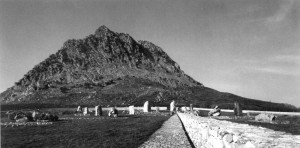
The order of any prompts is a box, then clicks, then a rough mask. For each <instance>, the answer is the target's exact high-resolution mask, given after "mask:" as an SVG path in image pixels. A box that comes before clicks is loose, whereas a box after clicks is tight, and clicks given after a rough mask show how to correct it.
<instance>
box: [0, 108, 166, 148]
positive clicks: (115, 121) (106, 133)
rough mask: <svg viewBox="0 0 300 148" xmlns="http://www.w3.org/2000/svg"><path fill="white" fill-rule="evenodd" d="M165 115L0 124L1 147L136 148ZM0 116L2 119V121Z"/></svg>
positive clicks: (65, 117) (159, 125)
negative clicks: (31, 124) (44, 123)
mask: <svg viewBox="0 0 300 148" xmlns="http://www.w3.org/2000/svg"><path fill="white" fill-rule="evenodd" d="M169 117H170V116H168V115H167V113H165V114H163V113H162V114H139V115H126V114H123V115H122V114H121V115H120V117H118V118H110V117H107V116H102V117H95V116H85V117H83V116H74V115H72V114H69V115H68V114H64V115H60V118H61V120H60V121H58V122H55V123H54V124H52V125H42V126H18V127H16V126H15V127H5V126H1V147H3V148H8V147H9V148H10V147H64V148H65V147H72V148H73V147H118V148H122V147H124V148H125V147H126V148H128V147H138V146H139V145H140V144H142V143H143V142H144V141H146V140H147V139H148V137H149V136H150V135H151V134H152V133H154V132H155V131H156V130H157V129H158V128H160V127H161V125H162V123H163V122H164V121H165V120H167V119H168V118H169ZM5 120H6V119H5V117H4V116H3V114H2V116H1V122H3V121H5Z"/></svg>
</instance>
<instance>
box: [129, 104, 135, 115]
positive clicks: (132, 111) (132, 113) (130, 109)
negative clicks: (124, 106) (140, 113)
mask: <svg viewBox="0 0 300 148" xmlns="http://www.w3.org/2000/svg"><path fill="white" fill-rule="evenodd" d="M129 115H134V105H131V106H129Z"/></svg>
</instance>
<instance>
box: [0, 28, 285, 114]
mask: <svg viewBox="0 0 300 148" xmlns="http://www.w3.org/2000/svg"><path fill="white" fill-rule="evenodd" d="M79 92H80V93H79ZM0 98H1V102H2V103H1V104H22V103H23V104H24V103H25V104H26V103H40V104H43V103H44V104H74V105H77V104H103V105H113V104H114V105H130V104H133V105H137V104H142V103H143V101H146V100H152V102H153V104H156V105H162V104H164V105H166V104H168V102H170V101H171V100H177V102H178V103H179V104H182V105H185V104H189V103H194V104H195V106H197V105H198V106H204V107H211V106H214V105H216V104H224V103H225V104H226V102H227V103H229V104H230V103H231V104H232V103H233V101H240V102H241V103H242V104H243V102H247V101H249V99H247V98H243V97H239V96H236V95H233V96H232V95H231V94H226V93H222V92H218V91H216V90H213V89H210V88H207V87H205V86H204V85H203V84H202V83H200V82H197V81H195V80H194V79H193V78H191V77H190V76H188V75H187V74H185V73H184V71H182V70H181V69H180V66H179V65H178V64H177V63H176V62H175V61H173V60H172V59H171V58H170V57H169V56H168V55H167V53H165V52H164V51H163V49H162V48H160V47H159V46H157V45H155V44H153V43H151V42H149V41H144V40H138V41H136V40H135V39H133V38H132V37H131V36H130V35H129V34H125V33H118V32H113V31H111V30H110V29H109V28H107V27H106V26H104V25H103V26H100V27H99V28H98V29H97V30H96V31H95V33H94V34H91V35H89V36H87V37H85V38H84V39H70V40H67V41H66V42H64V43H63V46H62V48H61V49H60V50H58V51H57V52H56V53H55V54H52V55H50V56H49V57H48V58H46V59H45V60H44V61H42V62H40V63H39V64H38V65H36V66H34V68H33V69H32V70H30V71H29V72H27V73H26V74H25V75H24V77H23V78H21V79H20V80H19V81H18V82H16V83H15V85H14V86H12V87H11V88H9V89H7V90H6V91H4V92H3V93H1V94H0ZM224 100H225V101H224ZM226 100H227V101H226ZM241 100H242V101H241ZM255 101H256V100H253V101H252V102H255ZM250 102H251V99H250ZM259 102H260V103H261V102H263V101H258V102H256V103H254V104H256V105H259V104H260V103H259ZM203 104H204V105H203ZM231 104H230V105H229V106H230V107H231V106H232V105H231ZM225 106H226V105H225ZM227 106H228V105H227ZM266 106H267V105H266ZM275 106H276V107H277V108H282V107H280V106H282V105H280V104H278V103H277V104H276V103H275ZM252 108H256V109H259V108H261V107H259V106H258V107H257V106H256V107H255V106H254V107H253V106H252ZM283 108H286V107H283Z"/></svg>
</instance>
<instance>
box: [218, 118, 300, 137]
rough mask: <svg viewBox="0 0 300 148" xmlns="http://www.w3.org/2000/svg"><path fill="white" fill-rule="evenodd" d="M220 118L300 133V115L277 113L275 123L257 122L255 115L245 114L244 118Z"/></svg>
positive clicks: (293, 133) (295, 133)
mask: <svg viewBox="0 0 300 148" xmlns="http://www.w3.org/2000/svg"><path fill="white" fill-rule="evenodd" d="M231 117H232V116H231ZM216 119H218V118H216ZM219 120H227V121H231V122H235V123H240V124H249V125H253V126H258V127H265V128H268V129H272V130H275V131H282V132H286V133H289V134H292V135H300V116H288V115H277V118H276V120H275V121H274V122H273V123H266V122H256V121H255V120H254V116H251V117H249V118H247V117H245V116H244V117H242V118H231V119H228V118H227V119H226V118H225V119H219Z"/></svg>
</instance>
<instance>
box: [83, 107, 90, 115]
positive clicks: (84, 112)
mask: <svg viewBox="0 0 300 148" xmlns="http://www.w3.org/2000/svg"><path fill="white" fill-rule="evenodd" d="M88 113H89V109H88V108H87V107H85V108H84V109H83V115H87V114H88Z"/></svg>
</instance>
